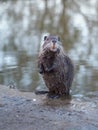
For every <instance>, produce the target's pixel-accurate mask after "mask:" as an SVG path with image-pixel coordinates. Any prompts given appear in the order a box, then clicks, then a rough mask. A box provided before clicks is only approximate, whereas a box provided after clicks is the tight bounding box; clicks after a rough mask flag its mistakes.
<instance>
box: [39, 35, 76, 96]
mask: <svg viewBox="0 0 98 130" xmlns="http://www.w3.org/2000/svg"><path fill="white" fill-rule="evenodd" d="M48 38H50V40H51V39H52V38H51V37H48ZM45 44H49V43H47V41H45V43H44V44H43V46H42V48H41V51H40V54H39V57H38V68H39V73H40V74H42V76H43V79H44V81H45V84H46V86H47V87H48V89H49V93H50V94H56V95H65V94H66V95H68V94H69V91H70V88H71V85H72V81H73V76H74V67H73V63H72V61H71V59H70V58H69V57H68V56H67V55H66V54H65V52H64V50H63V47H62V45H61V44H59V45H58V47H59V48H58V49H57V51H56V52H52V51H50V45H48V46H46V48H45ZM57 44H58V41H57Z"/></svg>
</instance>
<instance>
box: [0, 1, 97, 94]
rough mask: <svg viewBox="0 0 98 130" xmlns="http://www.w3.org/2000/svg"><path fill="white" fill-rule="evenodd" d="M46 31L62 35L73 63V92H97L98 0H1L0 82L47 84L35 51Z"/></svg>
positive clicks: (27, 86)
mask: <svg viewBox="0 0 98 130" xmlns="http://www.w3.org/2000/svg"><path fill="white" fill-rule="evenodd" d="M39 3H40V4H39ZM45 33H52V34H57V35H59V36H60V37H61V40H62V43H63V46H64V48H65V51H66V52H67V53H68V55H69V56H70V57H71V58H72V60H73V62H74V65H75V78H74V82H73V86H72V93H73V94H75V95H78V96H84V95H87V96H88V95H90V96H91V95H94V96H98V43H97V41H98V0H89V1H85V0H78V1H77V0H65V1H61V0H54V1H51V0H48V1H47V0H43V1H42V0H36V1H34V0H26V1H25V0H24V1H23V0H14V1H11V0H7V1H0V84H4V85H7V86H15V87H17V88H18V89H19V90H20V91H30V92H31V91H34V89H35V88H36V87H43V82H42V80H41V77H40V75H39V74H38V72H37V55H38V52H39V46H40V42H41V37H42V36H43V34H45Z"/></svg>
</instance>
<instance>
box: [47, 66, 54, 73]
mask: <svg viewBox="0 0 98 130" xmlns="http://www.w3.org/2000/svg"><path fill="white" fill-rule="evenodd" d="M53 69H54V68H53V67H50V68H46V69H45V72H53Z"/></svg>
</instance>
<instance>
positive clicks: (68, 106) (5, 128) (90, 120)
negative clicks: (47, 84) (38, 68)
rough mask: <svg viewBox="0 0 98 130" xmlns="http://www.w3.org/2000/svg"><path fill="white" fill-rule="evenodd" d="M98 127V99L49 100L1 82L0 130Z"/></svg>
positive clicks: (92, 129)
mask: <svg viewBox="0 0 98 130" xmlns="http://www.w3.org/2000/svg"><path fill="white" fill-rule="evenodd" d="M51 129H53V130H98V100H97V99H96V98H94V99H87V100H81V99H78V98H72V99H48V98H47V97H46V95H35V94H34V93H30V92H19V91H18V90H17V89H10V88H9V87H7V86H3V85H0V130H51Z"/></svg>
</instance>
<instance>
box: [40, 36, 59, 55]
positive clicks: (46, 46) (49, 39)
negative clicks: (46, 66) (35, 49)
mask: <svg viewBox="0 0 98 130" xmlns="http://www.w3.org/2000/svg"><path fill="white" fill-rule="evenodd" d="M60 46H61V42H60V38H59V37H58V36H54V35H49V36H44V43H43V45H42V49H43V50H49V51H52V52H58V53H59V51H60Z"/></svg>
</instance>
